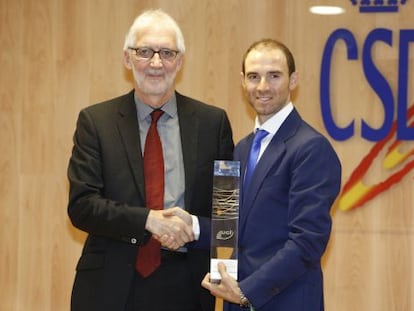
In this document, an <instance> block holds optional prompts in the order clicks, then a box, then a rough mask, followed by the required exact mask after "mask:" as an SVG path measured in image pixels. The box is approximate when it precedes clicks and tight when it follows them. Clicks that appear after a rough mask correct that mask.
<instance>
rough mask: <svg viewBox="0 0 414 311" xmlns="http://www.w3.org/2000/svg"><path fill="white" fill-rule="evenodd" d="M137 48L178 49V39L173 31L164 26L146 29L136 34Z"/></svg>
mask: <svg viewBox="0 0 414 311" xmlns="http://www.w3.org/2000/svg"><path fill="white" fill-rule="evenodd" d="M135 46H148V47H152V48H170V49H176V48H177V38H176V35H175V32H174V31H173V30H171V29H169V28H167V27H163V26H162V25H158V26H155V27H154V26H151V27H145V28H141V29H140V30H138V31H137V32H136V34H135Z"/></svg>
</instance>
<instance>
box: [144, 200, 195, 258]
mask: <svg viewBox="0 0 414 311" xmlns="http://www.w3.org/2000/svg"><path fill="white" fill-rule="evenodd" d="M145 229H147V230H148V231H149V232H151V233H152V236H153V237H154V238H155V239H156V240H158V241H159V242H160V243H161V245H162V246H164V247H166V248H169V249H172V250H176V249H178V248H180V247H182V246H183V245H184V244H186V243H188V242H191V241H193V240H194V232H193V219H192V217H191V215H190V214H189V213H188V212H186V211H185V210H183V209H182V208H180V207H172V208H168V209H165V210H150V212H149V214H148V218H147V223H146V225H145Z"/></svg>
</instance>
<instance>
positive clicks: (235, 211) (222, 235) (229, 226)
mask: <svg viewBox="0 0 414 311" xmlns="http://www.w3.org/2000/svg"><path fill="white" fill-rule="evenodd" d="M239 180H240V162H239V161H214V180H213V211H212V217H211V219H212V223H211V260H210V280H211V282H215V283H219V282H220V280H221V276H220V273H219V272H218V268H217V264H218V263H219V262H222V263H224V264H225V265H226V268H227V272H228V273H229V274H230V275H231V276H233V277H234V278H235V279H237V233H238V232H237V230H238V222H239Z"/></svg>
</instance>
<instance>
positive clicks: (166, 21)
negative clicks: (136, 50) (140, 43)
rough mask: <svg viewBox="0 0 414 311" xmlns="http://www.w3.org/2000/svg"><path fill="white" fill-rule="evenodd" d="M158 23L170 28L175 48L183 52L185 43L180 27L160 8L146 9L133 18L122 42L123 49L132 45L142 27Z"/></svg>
mask: <svg viewBox="0 0 414 311" xmlns="http://www.w3.org/2000/svg"><path fill="white" fill-rule="evenodd" d="M154 24H155V25H160V24H162V25H163V26H165V27H167V28H171V30H172V31H174V32H175V39H176V44H177V50H178V51H179V52H180V53H181V54H184V52H185V44H184V36H183V33H182V32H181V29H180V27H179V26H178V24H177V22H176V21H175V20H174V19H173V18H172V17H171V16H170V15H168V14H167V13H165V12H164V11H163V10H161V9H156V10H147V11H144V12H143V13H142V14H140V15H139V16H138V17H136V18H135V20H134V22H133V23H132V25H131V27H130V28H129V31H128V33H127V35H126V36H125V42H124V51H126V50H127V49H128V47H132V46H133V45H134V44H135V42H136V40H137V37H138V36H139V32H140V31H141V30H143V29H144V28H147V27H150V26H152V25H154Z"/></svg>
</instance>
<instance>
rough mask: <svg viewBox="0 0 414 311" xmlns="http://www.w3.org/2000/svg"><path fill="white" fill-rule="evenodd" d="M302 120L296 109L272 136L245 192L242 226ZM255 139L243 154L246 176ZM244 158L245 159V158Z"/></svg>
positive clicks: (241, 213) (251, 139)
mask: <svg viewBox="0 0 414 311" xmlns="http://www.w3.org/2000/svg"><path fill="white" fill-rule="evenodd" d="M300 122H301V118H300V116H299V114H298V113H297V111H296V110H295V109H294V110H293V111H292V112H291V114H290V115H289V116H288V118H287V119H286V120H285V122H284V123H283V124H282V126H281V127H280V129H279V130H278V132H277V133H276V134H275V136H274V137H273V138H272V140H271V142H270V143H269V145H268V146H267V148H266V150H265V152H264V153H263V155H262V157H261V158H260V160H259V162H258V163H257V165H256V168H255V170H254V173H253V176H252V179H251V182H250V188H249V190H248V192H247V193H245V194H243V201H242V209H241V212H240V221H239V223H240V228H241V230H242V228H243V227H244V225H245V222H246V220H247V218H248V215H249V213H250V210H251V209H252V207H253V205H254V201H255V198H256V196H257V194H258V193H259V191H260V188H261V187H262V184H263V182H264V181H265V179H266V176H267V175H268V174H269V171H270V170H271V169H272V167H273V166H274V165H275V163H277V162H278V161H279V159H280V157H282V156H283V154H284V153H285V150H286V146H285V141H286V140H288V139H289V138H290V137H291V136H293V135H295V133H296V131H297V128H298V126H299V124H300ZM252 141H253V135H251V137H250V142H249V143H248V144H247V145H248V148H247V150H245V152H244V155H243V156H242V161H243V163H244V165H243V168H242V174H243V175H241V176H244V170H245V167H246V163H247V157H248V155H249V150H250V146H251V144H252ZM243 159H244V160H243Z"/></svg>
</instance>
